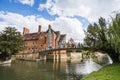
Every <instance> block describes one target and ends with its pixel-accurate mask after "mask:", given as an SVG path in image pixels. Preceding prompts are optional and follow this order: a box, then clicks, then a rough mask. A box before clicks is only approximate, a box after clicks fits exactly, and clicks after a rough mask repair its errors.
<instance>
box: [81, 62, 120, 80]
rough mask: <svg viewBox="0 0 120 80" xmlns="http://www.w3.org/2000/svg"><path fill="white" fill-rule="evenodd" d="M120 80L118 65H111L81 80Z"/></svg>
mask: <svg viewBox="0 0 120 80" xmlns="http://www.w3.org/2000/svg"><path fill="white" fill-rule="evenodd" d="M118 79H120V64H119V63H118V64H111V65H108V66H105V67H103V68H102V69H100V70H99V71H96V72H92V73H91V74H89V75H87V76H85V77H83V78H82V79H81V80H118Z"/></svg>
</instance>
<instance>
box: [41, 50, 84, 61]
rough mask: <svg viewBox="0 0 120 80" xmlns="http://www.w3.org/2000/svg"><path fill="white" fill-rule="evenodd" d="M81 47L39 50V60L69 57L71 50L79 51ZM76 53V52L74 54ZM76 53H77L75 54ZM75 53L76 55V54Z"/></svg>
mask: <svg viewBox="0 0 120 80" xmlns="http://www.w3.org/2000/svg"><path fill="white" fill-rule="evenodd" d="M81 50H82V48H54V49H45V50H41V51H39V59H40V60H59V61H60V60H61V59H63V58H64V59H65V58H71V54H72V55H73V54H74V53H72V52H81ZM74 55H76V54H74ZM77 55H78V54H77ZM77 55H76V56H77Z"/></svg>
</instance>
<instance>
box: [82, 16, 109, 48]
mask: <svg viewBox="0 0 120 80" xmlns="http://www.w3.org/2000/svg"><path fill="white" fill-rule="evenodd" d="M106 30H107V28H106V21H105V19H104V18H102V17H100V19H99V24H97V23H94V24H93V25H92V24H90V25H89V26H88V28H87V32H86V38H85V39H84V41H85V43H86V44H87V45H88V46H90V47H92V48H93V49H105V46H106V42H107V39H106V36H105V33H106Z"/></svg>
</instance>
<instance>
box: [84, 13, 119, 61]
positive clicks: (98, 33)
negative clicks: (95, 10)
mask: <svg viewBox="0 0 120 80" xmlns="http://www.w3.org/2000/svg"><path fill="white" fill-rule="evenodd" d="M108 25H109V26H108V27H107V26H106V20H105V19H104V18H102V17H100V18H99V19H98V24H97V23H94V24H90V25H89V26H88V28H87V31H86V37H85V39H84V41H85V43H86V44H87V45H88V46H89V48H91V49H94V50H102V51H105V52H108V53H109V54H110V56H111V57H112V59H113V60H115V61H119V56H120V14H116V17H115V18H113V19H112V21H111V23H110V24H108Z"/></svg>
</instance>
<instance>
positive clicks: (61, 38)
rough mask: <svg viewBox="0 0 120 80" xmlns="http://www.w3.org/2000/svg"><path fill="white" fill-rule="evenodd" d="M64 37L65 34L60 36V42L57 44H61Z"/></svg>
mask: <svg viewBox="0 0 120 80" xmlns="http://www.w3.org/2000/svg"><path fill="white" fill-rule="evenodd" d="M65 37H66V34H62V35H60V40H59V42H61V41H62V40H63V39H64V38H65Z"/></svg>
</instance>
